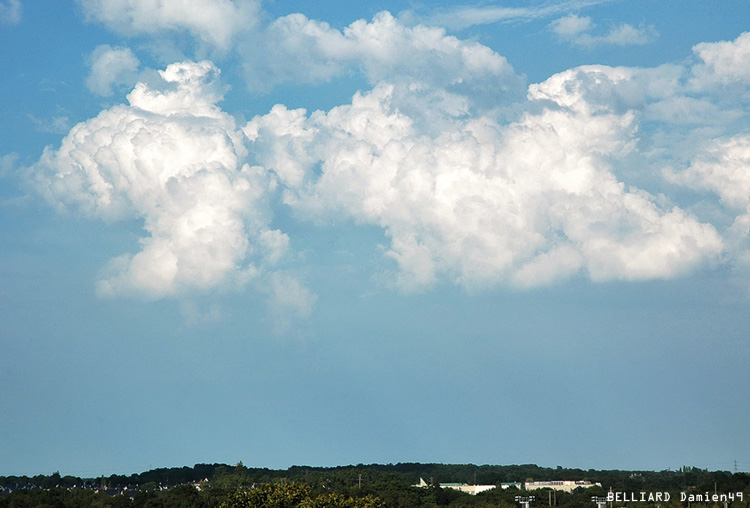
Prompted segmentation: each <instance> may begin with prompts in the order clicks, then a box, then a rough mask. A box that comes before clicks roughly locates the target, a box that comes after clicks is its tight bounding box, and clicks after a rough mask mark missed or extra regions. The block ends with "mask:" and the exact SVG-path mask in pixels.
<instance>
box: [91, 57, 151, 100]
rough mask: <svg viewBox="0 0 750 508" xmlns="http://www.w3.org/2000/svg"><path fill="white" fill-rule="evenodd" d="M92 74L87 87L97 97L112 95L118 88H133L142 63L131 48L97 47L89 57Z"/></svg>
mask: <svg viewBox="0 0 750 508" xmlns="http://www.w3.org/2000/svg"><path fill="white" fill-rule="evenodd" d="M89 64H90V66H91V72H90V73H89V75H88V77H87V78H86V87H87V88H88V89H89V90H91V92H93V93H95V94H97V95H104V96H109V95H112V94H113V92H114V89H115V87H116V86H129V87H131V88H132V86H133V85H134V84H135V83H136V81H137V79H138V77H137V72H138V67H139V66H140V61H139V60H138V58H137V57H136V56H135V54H133V52H132V51H131V49H130V48H126V47H112V46H110V45H108V44H103V45H101V46H97V47H96V49H94V51H93V52H92V53H91V55H90V56H89Z"/></svg>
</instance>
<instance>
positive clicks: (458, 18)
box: [402, 0, 611, 30]
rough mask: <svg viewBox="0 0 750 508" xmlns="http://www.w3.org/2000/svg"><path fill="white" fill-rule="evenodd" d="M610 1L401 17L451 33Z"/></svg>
mask: <svg viewBox="0 0 750 508" xmlns="http://www.w3.org/2000/svg"><path fill="white" fill-rule="evenodd" d="M610 1H611V0H568V1H563V2H543V3H540V4H538V5H534V6H532V7H527V6H523V7H510V6H504V5H484V6H480V7H477V6H459V7H454V8H450V9H439V10H436V11H434V12H432V13H430V14H426V15H420V14H418V13H416V12H414V11H405V12H403V13H402V16H403V17H404V18H406V19H408V20H410V21H413V22H418V23H424V24H426V25H435V26H442V27H445V28H448V29H452V30H461V29H464V28H469V27H471V26H476V25H489V24H492V23H504V22H513V21H531V20H534V19H544V18H551V17H553V16H559V15H561V14H564V13H569V12H576V11H579V10H581V9H584V8H586V7H591V6H594V5H599V4H603V3H607V2H610Z"/></svg>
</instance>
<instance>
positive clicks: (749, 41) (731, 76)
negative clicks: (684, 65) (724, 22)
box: [692, 32, 750, 90]
mask: <svg viewBox="0 0 750 508" xmlns="http://www.w3.org/2000/svg"><path fill="white" fill-rule="evenodd" d="M693 53H694V54H695V55H696V56H697V57H698V58H699V59H700V60H701V62H700V63H699V64H698V65H695V66H694V67H693V79H692V85H693V87H695V88H696V89H699V90H703V89H706V88H709V87H712V86H715V85H727V84H731V83H741V84H745V85H747V84H749V83H750V32H745V33H743V34H741V35H740V36H738V37H737V38H736V39H735V40H733V41H721V42H711V43H707V42H704V43H701V44H697V45H695V46H694V47H693Z"/></svg>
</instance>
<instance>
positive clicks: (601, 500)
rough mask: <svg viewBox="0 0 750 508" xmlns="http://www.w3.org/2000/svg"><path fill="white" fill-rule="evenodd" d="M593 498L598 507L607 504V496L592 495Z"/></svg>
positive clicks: (600, 507) (602, 507)
mask: <svg viewBox="0 0 750 508" xmlns="http://www.w3.org/2000/svg"><path fill="white" fill-rule="evenodd" d="M591 500H592V501H593V502H595V503H596V508H604V507H605V506H607V498H606V497H600V496H591Z"/></svg>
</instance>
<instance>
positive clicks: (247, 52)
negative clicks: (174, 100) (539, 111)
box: [242, 12, 522, 95]
mask: <svg viewBox="0 0 750 508" xmlns="http://www.w3.org/2000/svg"><path fill="white" fill-rule="evenodd" d="M263 45H264V47H265V49H264V51H257V49H256V48H255V47H247V48H245V49H244V50H242V53H243V58H244V61H245V67H246V73H247V79H248V82H249V83H250V84H251V86H252V87H253V88H256V89H261V90H265V89H268V88H270V87H272V86H274V85H276V84H278V83H282V82H286V81H294V82H298V83H299V82H308V83H311V82H312V83H315V82H324V81H327V80H329V79H331V78H333V77H336V76H339V75H341V74H342V73H343V72H345V70H347V69H352V68H355V69H356V68H358V69H361V71H362V72H363V73H364V74H365V76H366V77H367V79H368V80H369V81H370V83H373V84H375V83H377V82H379V81H381V80H390V81H393V80H401V81H406V82H421V83H430V84H435V83H440V84H446V85H453V86H455V87H458V88H460V87H462V86H472V87H474V88H475V89H476V88H485V89H489V88H492V89H493V91H494V93H496V94H500V93H501V92H502V93H503V94H505V95H509V94H517V93H519V92H520V91H521V90H522V80H521V78H519V77H518V76H516V75H515V73H514V72H513V69H512V67H511V66H510V65H509V64H508V62H507V60H506V59H505V58H504V57H502V56H500V55H498V54H497V53H495V52H494V51H492V50H491V49H490V48H488V47H487V46H484V45H482V44H479V43H476V42H472V41H462V40H460V39H458V38H456V37H453V36H449V35H446V33H445V30H444V29H442V28H432V27H425V26H421V25H418V26H415V27H407V26H405V25H404V24H402V23H401V22H399V21H398V20H397V19H395V18H394V17H393V16H392V15H391V14H390V13H388V12H381V13H380V14H378V15H376V16H375V17H374V18H373V20H372V21H370V22H367V21H365V20H358V21H355V22H354V23H352V24H351V25H349V26H348V27H346V28H345V29H344V30H343V31H340V30H337V29H335V28H332V27H330V26H329V25H328V24H327V23H323V22H320V21H316V20H311V19H308V18H307V17H305V16H304V15H302V14H291V15H288V16H284V17H282V18H279V19H277V20H275V21H274V22H273V23H271V24H270V25H269V26H268V27H267V29H266V31H265V32H264V41H263Z"/></svg>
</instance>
